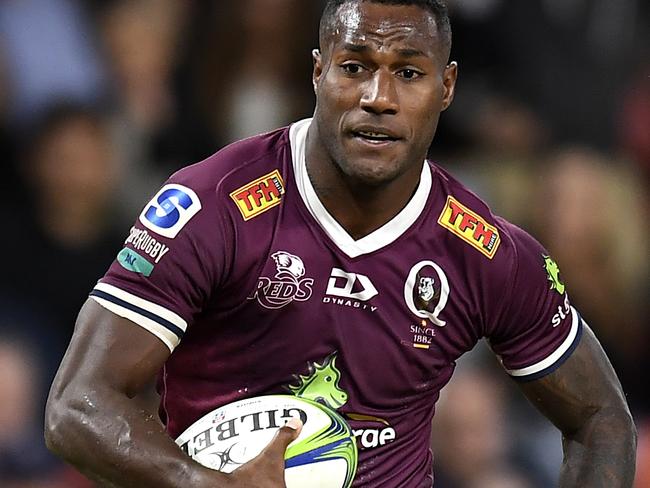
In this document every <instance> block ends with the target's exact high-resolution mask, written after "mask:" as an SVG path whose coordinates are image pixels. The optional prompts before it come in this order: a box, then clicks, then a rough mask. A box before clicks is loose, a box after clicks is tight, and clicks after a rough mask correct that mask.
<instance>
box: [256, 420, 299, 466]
mask: <svg viewBox="0 0 650 488" xmlns="http://www.w3.org/2000/svg"><path fill="white" fill-rule="evenodd" d="M301 430H302V422H301V421H300V419H298V418H291V419H290V420H289V421H288V422H287V423H286V424H285V425H284V426H283V427H281V428H280V429H278V431H277V432H276V433H275V436H274V437H273V440H272V441H271V442H270V443H269V445H268V446H266V448H265V449H264V451H263V453H265V454H269V455H278V456H281V457H282V459H284V452H285V451H286V450H287V446H288V445H289V444H291V442H293V441H294V440H295V439H297V438H298V436H299V435H300V431H301Z"/></svg>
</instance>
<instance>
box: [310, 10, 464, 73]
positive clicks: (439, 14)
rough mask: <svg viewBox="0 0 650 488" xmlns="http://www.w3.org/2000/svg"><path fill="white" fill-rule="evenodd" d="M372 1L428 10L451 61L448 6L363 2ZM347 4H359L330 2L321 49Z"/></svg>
mask: <svg viewBox="0 0 650 488" xmlns="http://www.w3.org/2000/svg"><path fill="white" fill-rule="evenodd" d="M361 1H372V2H373V3H380V4H384V5H415V6H417V7H420V8H422V9H424V10H428V11H429V12H430V13H431V14H432V15H433V18H434V19H435V22H436V26H437V28H438V32H439V34H440V37H441V41H442V43H443V47H444V53H443V54H444V56H443V58H445V61H447V60H448V59H449V53H450V51H451V24H450V22H449V14H448V12H447V5H446V4H445V2H444V1H441V0H361ZM346 3H359V0H357V1H356V2H355V1H354V0H328V1H327V3H326V5H325V8H324V9H323V15H322V16H321V21H320V32H319V38H320V45H321V49H323V48H325V46H326V44H327V38H328V37H329V36H330V35H332V34H333V33H334V32H335V30H336V28H337V20H338V17H337V13H338V10H339V8H340V7H341V6H342V5H343V4H346Z"/></svg>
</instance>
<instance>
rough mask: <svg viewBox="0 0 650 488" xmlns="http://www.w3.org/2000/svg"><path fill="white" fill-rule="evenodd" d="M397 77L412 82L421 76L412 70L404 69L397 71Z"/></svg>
mask: <svg viewBox="0 0 650 488" xmlns="http://www.w3.org/2000/svg"><path fill="white" fill-rule="evenodd" d="M397 74H398V76H400V77H402V78H404V79H406V80H414V79H416V78H419V77H420V76H422V73H420V72H418V71H416V70H414V69H412V68H405V69H403V70H400V71H398V73H397Z"/></svg>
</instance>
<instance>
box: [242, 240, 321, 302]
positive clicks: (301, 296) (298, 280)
mask: <svg viewBox="0 0 650 488" xmlns="http://www.w3.org/2000/svg"><path fill="white" fill-rule="evenodd" d="M271 257H272V258H273V261H275V267H276V270H277V272H276V273H275V276H274V277H273V278H267V277H266V276H260V277H259V278H258V279H257V288H256V289H255V291H254V292H253V293H252V295H251V296H249V297H248V299H249V300H257V301H258V303H259V304H260V305H262V306H263V307H265V308H269V309H277V308H282V307H284V306H285V305H288V304H289V303H291V302H293V301H294V300H296V301H299V302H304V301H306V300H309V298H310V297H311V294H312V287H313V285H314V279H313V278H305V277H304V275H305V264H304V263H303V262H302V259H300V258H299V257H298V256H295V255H293V254H291V253H288V252H286V251H278V252H275V253H273V254H272V255H271Z"/></svg>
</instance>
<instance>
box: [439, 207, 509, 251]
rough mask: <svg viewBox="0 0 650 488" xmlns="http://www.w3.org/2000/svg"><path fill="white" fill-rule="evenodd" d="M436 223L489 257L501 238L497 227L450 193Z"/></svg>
mask: <svg viewBox="0 0 650 488" xmlns="http://www.w3.org/2000/svg"><path fill="white" fill-rule="evenodd" d="M438 223H439V224H440V225H442V226H443V227H444V228H446V229H448V230H450V231H451V232H452V233H454V234H455V235H457V236H458V237H460V238H461V239H462V240H464V241H465V242H467V243H468V244H469V245H471V246H472V247H474V248H475V249H478V250H479V251H480V252H481V253H483V254H484V255H485V256H487V257H488V258H490V259H492V258H493V257H494V254H495V253H496V252H497V249H498V248H499V243H500V242H501V238H500V236H499V231H498V230H497V228H496V227H494V226H493V225H490V224H488V223H487V221H486V220H485V219H484V218H482V217H481V216H480V215H478V214H476V213H474V212H472V211H471V210H470V209H469V208H467V207H466V206H464V205H463V204H461V203H460V202H459V201H458V200H456V199H455V198H454V197H452V196H451V195H450V196H448V197H447V205H445V208H444V209H443V210H442V213H441V214H440V217H439V218H438Z"/></svg>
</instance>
